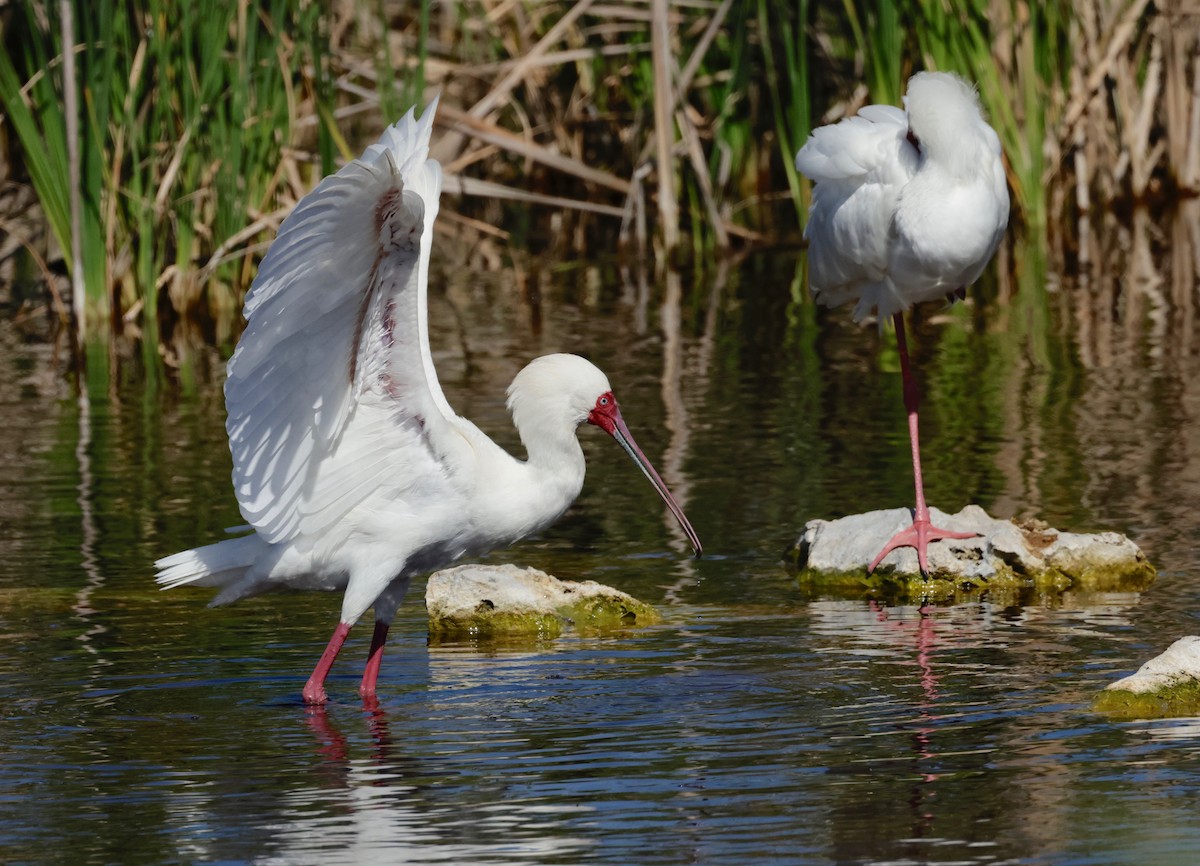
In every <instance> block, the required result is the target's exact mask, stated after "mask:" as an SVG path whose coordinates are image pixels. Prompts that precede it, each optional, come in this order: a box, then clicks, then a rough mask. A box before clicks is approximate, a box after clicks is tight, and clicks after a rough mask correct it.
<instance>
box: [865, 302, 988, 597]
mask: <svg viewBox="0 0 1200 866" xmlns="http://www.w3.org/2000/svg"><path fill="white" fill-rule="evenodd" d="M894 321H895V323H896V347H897V348H898V349H899V350H900V375H901V377H902V378H903V379H904V408H905V409H907V410H908V438H909V440H910V441H911V442H912V462H913V483H914V485H915V486H916V488H917V507H916V508H915V509H913V523H912V526H910V527H909V528H908V529H902V530H900V531H899V532H897V533H896V534H895V535H893V536H892V538H891V540H890V541H888V543H887V544H885V545H884V546H883V550H881V551H879V555H878V556H876V557H875V559H874V560H873V561H872V562H871V564H870V565H869V566H867V572H868V573H870V572H872V571H874V570H875V566H877V565H879V563H880V562H882V561H883V558H884V557H885V556H887V555H888V554H889V553H891V552H892V551H893V550H895V549H896V548H897V547H914V548H916V550H917V563H918V564H919V565H920V566H921V574H924V575H928V574H929V557H928V554H927V550H928V547H929V542H931V541H940V540H942V539H944V538H974V537H975V536H976V535H977V534H978V533H975V532H951V531H950V530H948V529H939V528H937V527H936V526H933V525H932V524H931V523H930V522H929V509H928V508H927V507H926V506H925V483H924V481H923V480H922V479H921V443H920V438H919V436H918V433H917V407H918V406H919V405H920V402H921V399H920V395H919V394H918V393H917V383H916V382H915V381H914V380H913V377H912V373H911V372H910V371H909V369H908V340H907V339H906V338H905V336H904V317H903V316H902V315H901V314H900V313H896V316H895V319H894Z"/></svg>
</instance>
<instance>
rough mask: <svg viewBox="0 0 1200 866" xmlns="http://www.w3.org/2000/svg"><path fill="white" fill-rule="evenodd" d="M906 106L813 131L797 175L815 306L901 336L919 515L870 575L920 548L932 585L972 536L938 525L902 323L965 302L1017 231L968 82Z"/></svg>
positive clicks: (996, 145)
mask: <svg viewBox="0 0 1200 866" xmlns="http://www.w3.org/2000/svg"><path fill="white" fill-rule="evenodd" d="M904 101H905V108H906V109H907V110H906V111H903V110H901V109H899V108H896V107H895V106H891V105H868V106H866V107H865V108H863V109H862V110H861V111H859V113H858V115H857V116H854V117H849V118H846V119H844V120H842V121H841V122H839V123H837V124H833V125H830V126H823V127H821V128H819V129H817V130H815V131H814V132H813V134H812V136H810V137H809V139H808V141H807V142H806V143H805V144H804V147H802V148H801V149H800V152H799V153H798V154H796V168H797V169H798V170H799V171H800V172H801V173H802V174H804V175H806V176H807V177H808V178H809V179H810V180H812V181H813V191H812V208H811V210H810V211H809V217H808V224H807V226H806V227H805V230H804V235H805V237H806V238H808V278H809V288H810V289H811V291H812V292H813V295H814V296H815V297H816V299H817V301H818V302H819V303H822V304H825V305H827V306H837V305H839V304H843V303H846V302H847V301H857V305H856V306H855V308H854V318H855V321H859V322H861V321H862V320H863V319H865V318H867V317H869V316H871V315H872V314H873V315H875V316H877V317H878V319H879V322H880V326H881V327H882V325H883V323H884V322H885V321H886V320H887V319H888V318H889V317H890V318H891V319H892V320H893V321H894V322H895V326H896V344H897V347H898V349H899V351H900V373H901V376H902V377H903V382H904V406H905V409H906V410H907V412H908V432H909V438H910V440H911V443H912V463H913V480H914V485H915V487H916V508H915V509H914V511H913V523H912V526H911V527H908V528H906V529H904V530H902V531H900V532H898V533H896V535H895V536H893V537H892V538H891V540H890V541H888V543H887V544H886V545H885V546H884V548H883V550H881V551H880V552H879V555H878V556H876V557H875V560H874V561H873V562H872V563H871V565H870V567H869V569H868V570H869V571H874V570H875V567H876V566H877V565H878V564H879V563H880V562H881V561H882V560H883V558H884V557H885V556H887V555H888V554H889V553H891V552H892V551H893V550H894V549H896V548H897V547H914V548H916V551H917V561H918V562H919V563H920V566H921V571H922V572H923V573H925V574H928V573H929V563H928V559H927V548H928V545H929V542H931V541H937V540H939V539H946V538H970V537H972V535H973V533H961V532H951V531H948V530H945V529H940V528H938V527H935V526H933V525H932V524H931V523H930V520H929V509H928V508H927V507H926V505H925V490H924V484H923V482H922V480H921V451H920V444H919V439H918V436H917V408H918V404H919V402H920V400H919V395H918V391H917V386H916V383H915V382H914V380H913V376H912V372H911V370H910V369H909V358H908V345H907V341H906V339H905V335H904V311H905V310H907V309H908V308H909V307H911V306H912V305H913V304H916V303H920V302H921V301H929V300H935V299H938V298H943V297H946V296H954V295H956V294H958V295H961V294H962V292H963V291H965V289H966V287H967V286H968V285H970V284H971V283H973V282H974V281H975V280H976V279H977V278H978V277H979V275H980V274H981V273H982V272H983V269H984V266H986V265H987V263H988V261H989V260H990V259H991V258H992V254H993V253H995V251H996V247H997V245H998V244H999V243H1000V238H1001V236H1003V234H1004V229H1005V227H1006V225H1007V224H1008V186H1007V184H1006V182H1005V176H1004V165H1003V163H1002V161H1001V152H1000V139H999V137H998V136H997V135H996V132H995V130H993V129H992V127H991V126H989V125H988V123H987V121H986V120H984V118H983V112H982V110H981V109H980V106H979V98H978V96H977V95H976V93H975V90H974V88H973V87H972V86H971V85H970V84H969V83H968V82H966V81H964V80H963V79H962V78H959V77H958V76H956V75H953V74H950V73H945V72H919V73H917V74H916V75H914V76H913V77H912V78H910V79H909V81H908V92H907V95H906V97H905V100H904Z"/></svg>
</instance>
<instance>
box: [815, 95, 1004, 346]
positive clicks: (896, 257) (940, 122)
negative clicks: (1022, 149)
mask: <svg viewBox="0 0 1200 866" xmlns="http://www.w3.org/2000/svg"><path fill="white" fill-rule="evenodd" d="M905 104H906V106H907V109H908V110H907V112H904V111H901V110H900V109H899V108H895V107H893V106H890V105H868V106H867V107H865V108H863V109H862V110H861V111H859V113H858V115H857V116H855V117H849V118H846V119H845V120H843V121H841V122H840V123H838V124H836V125H832V126H823V127H821V128H820V129H817V130H816V131H815V132H813V134H812V137H811V138H809V140H808V142H807V143H806V144H805V145H804V147H803V148H801V150H800V152H799V153H798V154H797V155H796V168H797V169H798V170H799V171H800V172H801V173H802V174H804V175H805V176H807V177H808V178H809V179H810V180H812V181H813V183H814V186H813V195H812V208H811V210H810V211H809V217H808V225H807V226H806V227H805V231H804V235H805V237H806V238H808V242H809V253H808V274H809V287H810V289H811V290H812V292H813V294H814V295H815V296H816V298H817V300H818V301H819V302H820V303H823V304H825V305H827V306H837V305H839V304H843V303H847V302H849V301H855V300H856V301H857V302H858V303H857V306H856V307H855V310H854V318H855V320H856V321H862V320H863V319H865V318H867V317H868V316H871V315H877V316H878V317H879V319H880V321H881V323H882V322H883V321H886V319H888V318H890V317H891V316H893V315H895V314H896V313H899V312H901V311H903V310H906V309H908V308H909V307H910V306H912V305H913V304H915V303H920V302H922V301H929V300H936V299H938V298H941V297H944V296H945V295H946V294H948V293H952V292H954V291H956V290H957V289H959V288H963V287H965V286H969V285H970V284H971V283H973V282H975V280H976V279H978V277H979V275H980V274H981V273H982V272H983V269H984V267H985V266H986V265H987V263H988V261H989V260H990V259H991V257H992V254H993V253H995V251H996V247H997V245H999V243H1000V238H1001V237H1002V236H1003V235H1004V230H1005V227H1006V226H1007V225H1008V187H1007V184H1006V181H1005V175H1004V165H1003V163H1002V162H1001V151H1000V139H999V138H998V137H997V136H996V132H995V130H993V129H992V128H991V126H989V125H988V124H987V122H986V121H985V120H984V119H983V115H982V113H981V111H980V108H979V99H978V97H977V96H976V94H975V90H974V88H972V87H971V85H970V84H968V83H967V82H966V81H963V80H962V79H961V78H959V77H958V76H956V75H951V74H949V73H945V72H919V73H917V74H916V75H914V76H913V77H912V78H911V79H909V82H908V93H907V96H906V98H905Z"/></svg>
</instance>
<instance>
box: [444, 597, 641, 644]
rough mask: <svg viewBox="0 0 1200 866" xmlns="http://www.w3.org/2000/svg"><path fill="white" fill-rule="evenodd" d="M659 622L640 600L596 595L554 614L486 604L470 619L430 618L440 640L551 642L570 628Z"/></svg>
mask: <svg viewBox="0 0 1200 866" xmlns="http://www.w3.org/2000/svg"><path fill="white" fill-rule="evenodd" d="M659 622H662V617H661V616H660V615H659V613H658V611H656V610H655V609H654V608H652V607H651V606H650V605H648V604H645V603H643V602H640V601H638V600H637V599H634V598H619V597H614V596H604V595H594V596H590V597H588V598H583V599H580V600H579V601H577V602H575V603H573V604H568V605H563V606H561V607H559V608H558V609H556V610H555V611H554V612H553V613H546V612H543V611H532V610H531V611H501V610H496V609H495V608H494V607H493V606H491V605H490V603H487V602H485V603H481V604H480V605H479V606H478V607H477V608H476V609H475V610H474V611H473V612H472V613H471V614H470V615H467V616H430V618H429V634H430V636H431V637H433V638H437V639H441V640H445V639H455V638H473V639H479V638H482V639H489V640H490V639H511V638H515V639H524V640H549V639H552V638H556V637H558V636H559V635H561V634H562V633H563V632H564V631H565V630H566V629H567V628H569V627H573V628H574V629H575V630H576V631H578V632H580V633H584V634H602V633H605V632H611V631H620V630H623V629H630V628H642V627H643V626H648V625H654V624H656V623H659Z"/></svg>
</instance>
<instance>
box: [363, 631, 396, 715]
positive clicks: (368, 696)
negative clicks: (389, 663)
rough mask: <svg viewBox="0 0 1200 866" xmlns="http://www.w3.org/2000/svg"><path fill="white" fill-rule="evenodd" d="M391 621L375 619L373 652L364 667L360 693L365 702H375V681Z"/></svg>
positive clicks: (372, 640)
mask: <svg viewBox="0 0 1200 866" xmlns="http://www.w3.org/2000/svg"><path fill="white" fill-rule="evenodd" d="M388 625H389V623H386V622H383V621H382V620H379V619H376V620H375V633H374V634H373V635H371V652H370V654H369V655H368V656H367V666H366V667H365V668H363V678H362V684H361V685H360V686H359V687H358V694H359V695H360V696H361V697H362V699H363V703H373V702H374V700H375V682H376V680H378V679H379V665H380V663H381V662H382V661H383V645H384V644H385V643H387V635H388Z"/></svg>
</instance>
